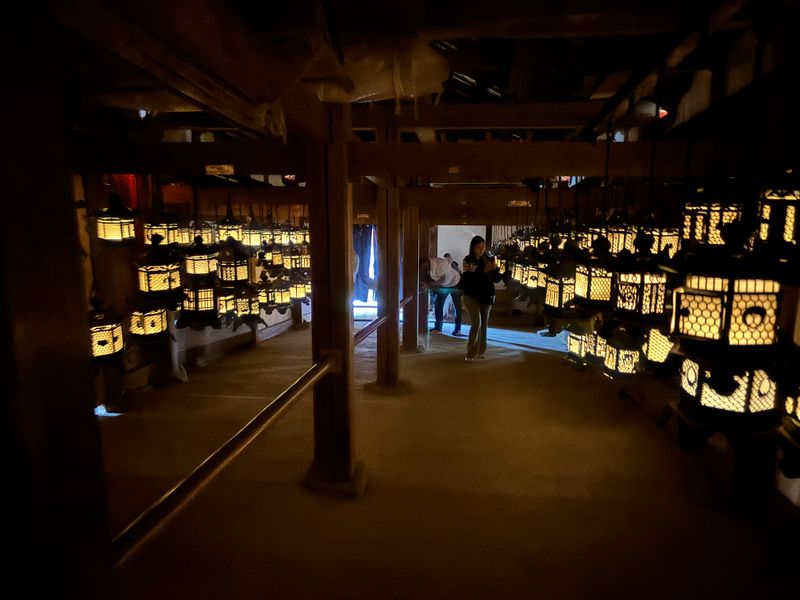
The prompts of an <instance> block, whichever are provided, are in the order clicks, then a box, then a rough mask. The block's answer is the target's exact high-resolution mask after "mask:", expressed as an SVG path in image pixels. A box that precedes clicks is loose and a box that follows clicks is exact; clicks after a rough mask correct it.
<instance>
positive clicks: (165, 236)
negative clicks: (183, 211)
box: [143, 216, 179, 245]
mask: <svg viewBox="0 0 800 600" xmlns="http://www.w3.org/2000/svg"><path fill="white" fill-rule="evenodd" d="M143 230H144V236H143V237H144V243H145V244H152V238H153V236H154V235H159V236H161V239H162V242H161V243H162V244H165V245H166V244H177V243H178V230H179V228H178V221H177V220H171V219H169V218H168V217H166V216H164V217H162V218H161V219H159V220H154V221H151V222H150V223H145V224H144V226H143Z"/></svg>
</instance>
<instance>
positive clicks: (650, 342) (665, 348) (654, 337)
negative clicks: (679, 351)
mask: <svg viewBox="0 0 800 600" xmlns="http://www.w3.org/2000/svg"><path fill="white" fill-rule="evenodd" d="M672 346H673V344H672V341H670V339H669V337H668V336H666V335H664V334H663V333H661V331H660V330H659V329H657V328H656V327H651V328H650V329H648V330H647V332H646V333H645V337H644V344H643V345H642V353H643V354H644V356H645V358H646V359H647V361H648V362H649V363H653V364H661V363H664V362H666V360H667V358H668V357H669V354H670V352H671V351H672Z"/></svg>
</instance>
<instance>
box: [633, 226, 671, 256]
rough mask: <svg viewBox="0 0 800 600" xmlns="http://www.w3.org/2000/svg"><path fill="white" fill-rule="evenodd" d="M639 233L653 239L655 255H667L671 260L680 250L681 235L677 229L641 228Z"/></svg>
mask: <svg viewBox="0 0 800 600" xmlns="http://www.w3.org/2000/svg"><path fill="white" fill-rule="evenodd" d="M639 231H640V232H641V233H645V234H647V235H650V236H652V237H653V240H654V241H653V248H652V251H653V253H654V254H662V253H666V254H667V255H668V256H669V257H670V258H672V257H673V256H675V253H676V252H677V251H678V250H679V249H680V245H681V235H680V232H679V231H678V229H677V228H669V227H640V228H639Z"/></svg>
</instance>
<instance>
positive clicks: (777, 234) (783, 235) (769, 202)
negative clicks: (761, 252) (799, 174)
mask: <svg viewBox="0 0 800 600" xmlns="http://www.w3.org/2000/svg"><path fill="white" fill-rule="evenodd" d="M799 206H800V190H788V189H777V188H773V189H767V190H765V191H764V193H763V194H762V195H761V198H760V199H759V202H758V229H757V230H756V233H757V238H756V239H757V242H758V243H770V244H779V245H780V244H791V245H796V244H797V240H798V227H797V217H798V207H799Z"/></svg>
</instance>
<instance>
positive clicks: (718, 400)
mask: <svg viewBox="0 0 800 600" xmlns="http://www.w3.org/2000/svg"><path fill="white" fill-rule="evenodd" d="M777 399H778V394H777V386H776V384H775V382H774V381H773V380H772V378H771V377H770V375H769V373H767V371H765V370H763V369H759V368H755V367H752V366H751V367H748V368H747V369H746V370H740V371H735V370H731V369H730V368H729V367H728V366H723V365H721V364H718V365H711V364H703V363H700V362H698V361H695V360H693V359H691V358H686V359H684V361H683V363H682V364H681V403H680V407H681V410H682V411H683V412H684V413H685V414H687V415H690V416H692V417H694V418H696V419H698V420H703V419H708V418H714V419H717V418H720V417H722V418H725V417H726V416H727V417H734V418H736V417H739V418H742V417H745V416H748V417H749V416H758V417H760V419H763V420H764V421H771V420H773V419H775V418H776V417H777ZM757 422H759V421H755V422H754V423H757Z"/></svg>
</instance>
